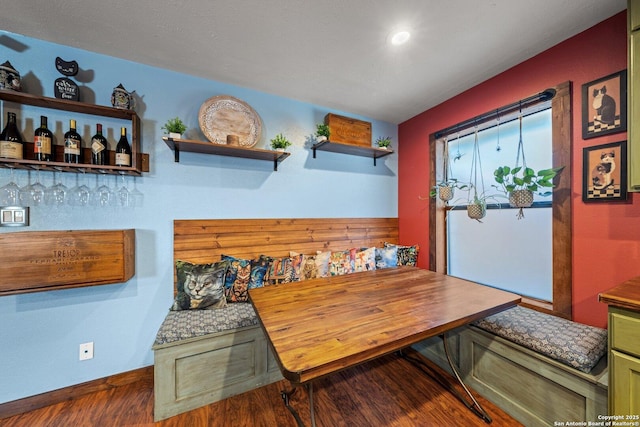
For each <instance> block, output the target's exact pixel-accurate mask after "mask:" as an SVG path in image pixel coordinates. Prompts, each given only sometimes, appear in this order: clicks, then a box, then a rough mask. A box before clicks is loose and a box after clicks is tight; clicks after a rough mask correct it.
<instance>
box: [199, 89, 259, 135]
mask: <svg viewBox="0 0 640 427" xmlns="http://www.w3.org/2000/svg"><path fill="white" fill-rule="evenodd" d="M198 122H199V123H200V130H202V133H203V134H204V136H206V137H207V139H208V140H209V141H211V142H213V143H214V144H226V143H227V135H237V136H238V145H240V146H241V147H253V146H254V145H256V144H257V143H258V141H259V140H260V135H261V134H262V122H261V120H260V116H259V115H258V113H256V112H255V110H254V109H253V108H251V106H250V105H249V104H247V103H246V102H244V101H241V100H239V99H238V98H234V97H233V96H229V95H219V96H214V97H212V98H209V99H207V100H206V101H205V102H204V103H203V104H202V105H201V106H200V112H199V113H198Z"/></svg>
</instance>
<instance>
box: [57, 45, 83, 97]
mask: <svg viewBox="0 0 640 427" xmlns="http://www.w3.org/2000/svg"><path fill="white" fill-rule="evenodd" d="M56 70H58V71H59V72H60V74H62V75H63V76H66V77H60V78H57V79H56V81H55V83H54V86H53V91H54V94H55V96H56V98H59V99H67V100H71V101H79V100H80V92H79V91H78V85H77V84H76V83H75V82H74V81H73V80H71V79H70V78H69V77H71V76H75V75H76V74H78V70H79V67H78V63H77V62H76V61H65V60H63V59H62V58H60V57H59V56H58V57H56Z"/></svg>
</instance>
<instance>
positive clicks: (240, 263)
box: [222, 255, 251, 302]
mask: <svg viewBox="0 0 640 427" xmlns="http://www.w3.org/2000/svg"><path fill="white" fill-rule="evenodd" d="M222 259H223V260H226V261H228V262H229V271H228V272H227V278H226V279H225V284H224V288H225V295H226V297H227V301H228V302H243V301H247V300H248V298H249V295H248V294H247V290H248V289H249V281H250V280H251V261H250V260H248V259H241V258H235V257H232V256H229V255H222Z"/></svg>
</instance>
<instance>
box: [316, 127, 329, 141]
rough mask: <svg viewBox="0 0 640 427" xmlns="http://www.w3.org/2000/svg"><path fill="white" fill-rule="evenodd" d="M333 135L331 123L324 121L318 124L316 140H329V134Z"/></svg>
mask: <svg viewBox="0 0 640 427" xmlns="http://www.w3.org/2000/svg"><path fill="white" fill-rule="evenodd" d="M330 135H331V131H330V130H329V125H326V124H324V123H318V124H317V125H316V141H318V142H324V141H327V140H329V136H330Z"/></svg>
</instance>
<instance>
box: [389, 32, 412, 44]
mask: <svg viewBox="0 0 640 427" xmlns="http://www.w3.org/2000/svg"><path fill="white" fill-rule="evenodd" d="M409 37H411V34H409V32H408V31H398V32H396V33H394V34H392V35H391V44H392V45H395V46H398V45H401V44H404V43H406V42H407V41H408V40H409Z"/></svg>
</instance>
